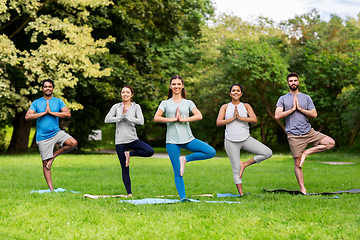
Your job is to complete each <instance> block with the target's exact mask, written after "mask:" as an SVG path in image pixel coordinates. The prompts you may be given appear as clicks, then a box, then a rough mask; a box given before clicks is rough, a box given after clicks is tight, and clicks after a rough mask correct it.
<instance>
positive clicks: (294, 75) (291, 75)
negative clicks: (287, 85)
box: [286, 72, 299, 81]
mask: <svg viewBox="0 0 360 240" xmlns="http://www.w3.org/2000/svg"><path fill="white" fill-rule="evenodd" d="M290 77H297V78H298V79H299V76H298V75H297V73H296V72H291V73H289V74H288V75H287V78H286V80H287V81H289V78H290Z"/></svg>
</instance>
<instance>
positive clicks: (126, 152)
mask: <svg viewBox="0 0 360 240" xmlns="http://www.w3.org/2000/svg"><path fill="white" fill-rule="evenodd" d="M124 154H125V157H126V160H125V166H126V167H128V166H129V164H130V152H129V151H125V152H124Z"/></svg>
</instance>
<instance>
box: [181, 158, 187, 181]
mask: <svg viewBox="0 0 360 240" xmlns="http://www.w3.org/2000/svg"><path fill="white" fill-rule="evenodd" d="M185 163H186V157H185V156H181V157H180V176H182V175H184V172H185Z"/></svg>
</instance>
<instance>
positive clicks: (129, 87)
mask: <svg viewBox="0 0 360 240" xmlns="http://www.w3.org/2000/svg"><path fill="white" fill-rule="evenodd" d="M124 88H128V89H130V92H131V94H133V95H134V93H135V92H134V89H133V88H132V87H131V86H130V85H125V86H123V87H122V88H121V91H122V90H123V89H124ZM130 102H133V99H132V97H131V98H130Z"/></svg>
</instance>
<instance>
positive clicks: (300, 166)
mask: <svg viewBox="0 0 360 240" xmlns="http://www.w3.org/2000/svg"><path fill="white" fill-rule="evenodd" d="M306 157H307V154H306V151H304V152H303V154H302V155H301V158H300V163H299V168H302V166H303V165H304V163H305V158H306Z"/></svg>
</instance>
